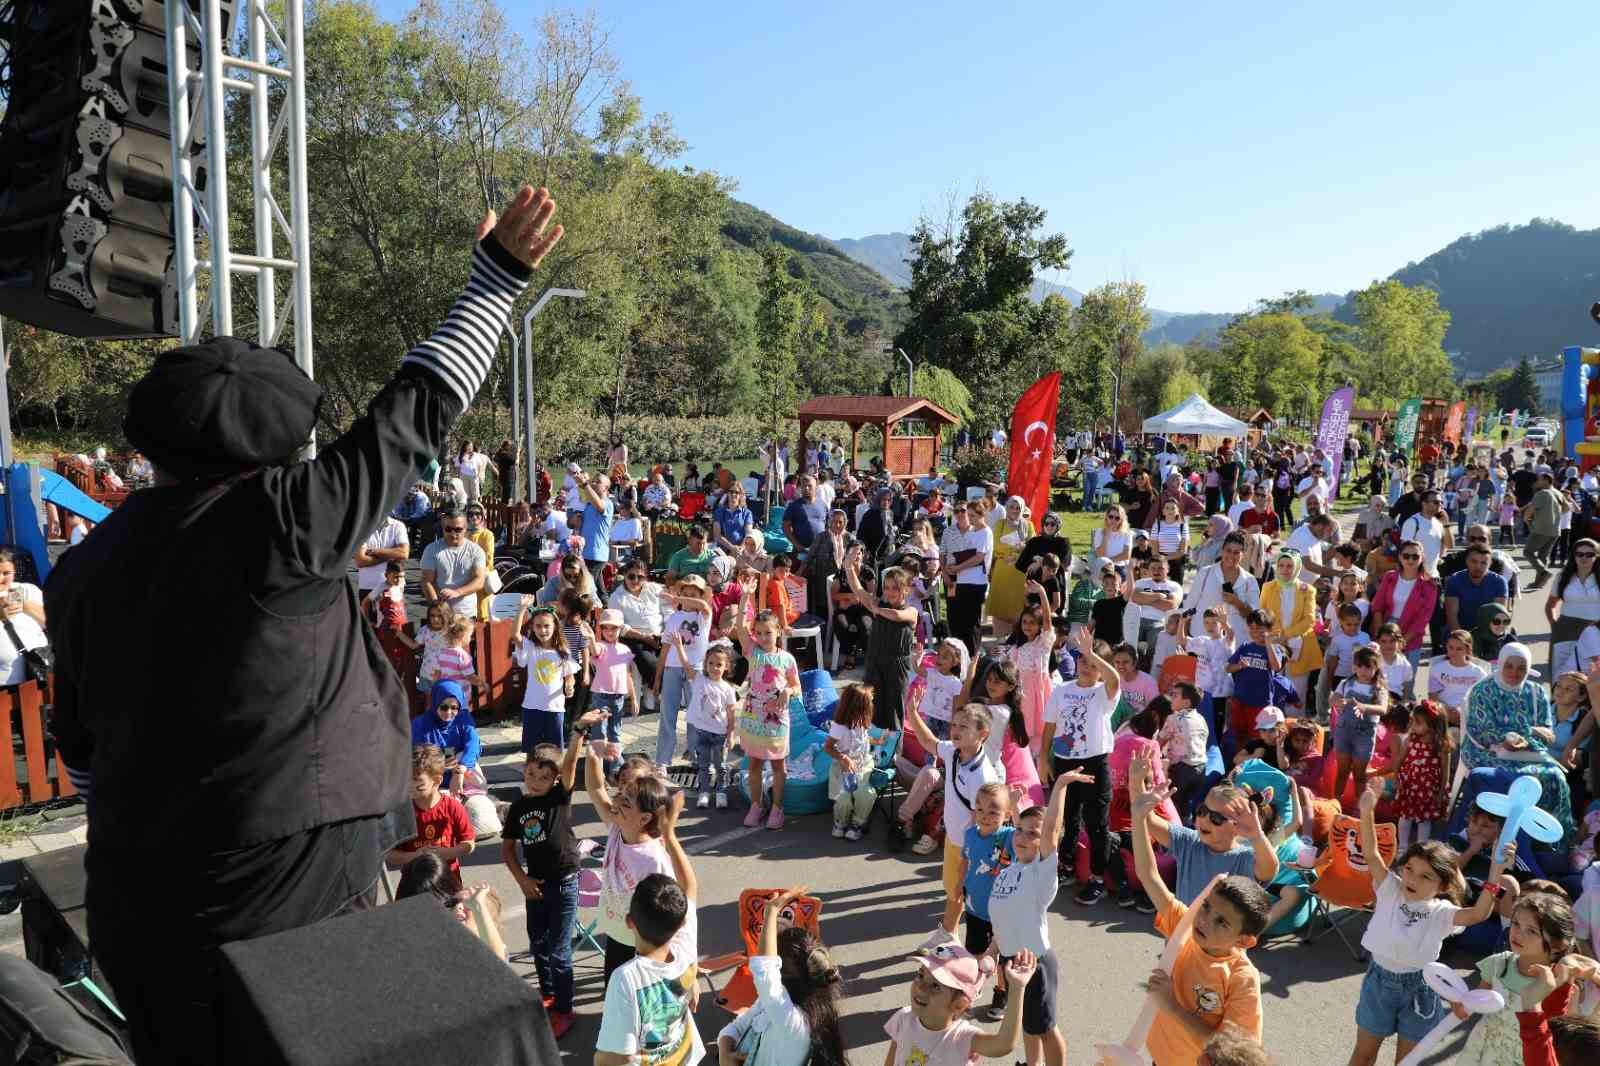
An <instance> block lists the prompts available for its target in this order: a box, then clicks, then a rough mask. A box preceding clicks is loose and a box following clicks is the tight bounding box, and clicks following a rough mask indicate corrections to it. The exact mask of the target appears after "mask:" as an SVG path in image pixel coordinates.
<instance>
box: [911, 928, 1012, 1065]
mask: <svg viewBox="0 0 1600 1066" xmlns="http://www.w3.org/2000/svg"><path fill="white" fill-rule="evenodd" d="M916 959H917V963H918V968H917V972H916V975H915V976H914V977H913V978H912V979H911V1003H910V1005H909V1006H905V1007H901V1008H900V1009H899V1010H898V1011H896V1012H895V1013H894V1014H893V1015H892V1016H890V1018H889V1021H888V1023H887V1024H885V1025H884V1027H883V1030H884V1032H886V1033H888V1034H889V1054H888V1056H887V1057H886V1058H885V1060H884V1063H885V1066H967V1064H968V1063H969V1062H972V1061H973V1060H974V1059H977V1058H979V1057H982V1058H994V1059H998V1058H1005V1057H1006V1056H1009V1055H1010V1054H1011V1053H1012V1052H1014V1051H1015V1050H1016V1047H1017V1039H1018V1038H1019V1037H1020V1036H1021V1035H1022V999H1023V997H1022V996H1012V997H1010V998H1009V999H1008V1000H1007V1001H1006V1013H1005V1018H1004V1019H1003V1020H1002V1021H1001V1022H1000V1029H999V1031H998V1032H995V1033H992V1034H991V1033H986V1032H984V1031H983V1030H982V1029H980V1028H978V1027H977V1026H976V1025H974V1024H973V1023H972V1022H970V1021H968V1020H967V1018H966V1013H967V1010H968V1009H969V1008H970V1007H971V1006H972V1004H973V1003H975V1002H977V1000H978V997H979V996H980V995H981V994H982V992H983V981H984V978H985V977H986V976H987V975H988V974H990V973H992V972H993V971H994V964H993V962H992V961H991V960H990V959H989V957H988V956H984V957H983V958H982V959H979V958H976V957H975V956H974V955H973V954H972V953H971V952H970V951H968V950H967V949H966V948H964V947H961V946H960V945H958V944H954V943H948V944H941V945H940V946H939V947H936V948H934V949H932V950H931V951H930V952H928V953H927V954H926V955H919V956H917V957H916ZM1034 966H1035V960H1034V957H1033V954H1032V952H1029V951H1019V952H1017V954H1016V955H1015V956H1013V957H1012V959H1011V961H1010V962H1008V963H1007V964H1006V980H1007V982H1009V983H1011V984H1014V985H1015V986H1016V987H1017V988H1026V987H1027V986H1028V982H1029V981H1030V980H1031V979H1032V978H1033V970H1034Z"/></svg>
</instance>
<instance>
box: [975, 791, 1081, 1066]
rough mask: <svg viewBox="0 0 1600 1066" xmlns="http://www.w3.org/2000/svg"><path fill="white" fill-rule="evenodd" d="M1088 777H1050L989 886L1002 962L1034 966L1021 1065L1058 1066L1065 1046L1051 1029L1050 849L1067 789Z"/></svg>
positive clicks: (1053, 884) (1026, 993)
mask: <svg viewBox="0 0 1600 1066" xmlns="http://www.w3.org/2000/svg"><path fill="white" fill-rule="evenodd" d="M1092 780H1093V778H1091V777H1090V776H1089V775H1088V774H1085V773H1081V772H1079V771H1076V770H1069V771H1067V772H1066V773H1063V774H1062V775H1061V776H1059V777H1057V778H1056V783H1055V786H1054V787H1053V788H1052V789H1051V790H1050V799H1049V803H1048V805H1047V806H1044V807H1038V806H1035V807H1029V808H1027V809H1026V810H1024V811H1023V812H1022V813H1021V814H1019V815H1017V825H1016V831H1015V832H1014V833H1012V834H1011V841H1010V846H1011V861H1010V862H1009V863H1007V864H1004V865H1002V866H1001V867H1000V869H999V871H998V872H997V873H996V874H995V875H994V882H993V884H992V885H990V887H989V924H990V926H991V927H992V929H993V930H994V944H995V950H996V952H997V953H998V954H999V956H1000V961H1001V962H1002V963H1004V962H1007V961H1009V960H1010V959H1013V958H1015V957H1016V956H1018V955H1020V954H1021V953H1022V952H1024V951H1027V952H1031V953H1032V954H1033V956H1034V958H1035V959H1036V960H1037V962H1038V965H1037V967H1036V968H1035V970H1034V971H1033V977H1032V978H1030V979H1029V981H1028V984H1027V986H1026V987H1025V988H1024V989H1023V990H1022V1047H1023V1059H1024V1061H1025V1062H1026V1064H1027V1066H1039V1064H1040V1060H1041V1058H1042V1059H1043V1062H1044V1066H1063V1063H1065V1062H1066V1060H1067V1041H1066V1039H1065V1038H1064V1037H1062V1035H1061V1030H1060V1029H1058V1028H1057V1027H1056V988H1057V981H1058V973H1057V965H1056V953H1055V952H1054V951H1053V950H1051V948H1050V914H1049V911H1050V904H1051V903H1053V902H1055V898H1056V891H1057V889H1058V887H1059V886H1058V883H1057V881H1056V848H1057V847H1058V846H1059V845H1060V843H1061V816H1062V811H1063V810H1064V809H1065V807H1066V805H1067V789H1068V788H1070V787H1071V786H1072V785H1073V783H1074V782H1085V783H1087V782H1090V781H1092Z"/></svg>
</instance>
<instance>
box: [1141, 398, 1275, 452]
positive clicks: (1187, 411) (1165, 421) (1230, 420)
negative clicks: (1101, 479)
mask: <svg viewBox="0 0 1600 1066" xmlns="http://www.w3.org/2000/svg"><path fill="white" fill-rule="evenodd" d="M1249 430H1250V427H1249V425H1247V424H1246V423H1244V422H1241V421H1239V420H1238V419H1237V418H1234V417H1233V416H1232V415H1228V414H1224V413H1223V412H1221V411H1219V410H1217V409H1216V408H1215V407H1212V406H1211V405H1210V404H1209V403H1207V402H1206V400H1205V397H1204V396H1201V395H1200V394H1199V393H1198V392H1193V393H1190V394H1189V398H1188V399H1187V400H1184V401H1183V402H1182V403H1180V404H1179V405H1178V406H1176V407H1174V408H1172V410H1170V411H1163V412H1161V413H1160V414H1158V415H1155V416H1153V417H1151V418H1147V419H1145V420H1144V431H1145V432H1146V433H1163V434H1172V433H1178V434H1184V435H1186V436H1195V437H1232V438H1234V439H1235V440H1241V441H1242V440H1244V439H1245V434H1246V433H1247V432H1249Z"/></svg>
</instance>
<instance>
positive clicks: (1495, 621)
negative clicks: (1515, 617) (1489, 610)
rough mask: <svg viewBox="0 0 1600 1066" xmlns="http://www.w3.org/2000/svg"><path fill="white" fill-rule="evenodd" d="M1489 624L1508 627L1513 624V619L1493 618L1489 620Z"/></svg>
mask: <svg viewBox="0 0 1600 1066" xmlns="http://www.w3.org/2000/svg"><path fill="white" fill-rule="evenodd" d="M1489 624H1490V625H1492V626H1508V625H1510V624H1511V619H1509V618H1491V619H1489Z"/></svg>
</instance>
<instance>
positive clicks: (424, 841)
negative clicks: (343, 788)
mask: <svg viewBox="0 0 1600 1066" xmlns="http://www.w3.org/2000/svg"><path fill="white" fill-rule="evenodd" d="M443 781H444V751H443V750H442V749H440V748H439V747H438V746H436V745H433V744H419V745H418V746H417V747H415V748H413V749H412V752H411V807H412V809H413V810H414V811H415V812H416V815H417V835H416V836H414V837H412V838H411V839H410V840H407V841H403V842H402V843H400V844H396V845H395V846H394V848H393V849H392V850H390V852H389V854H388V857H387V861H388V863H389V865H390V866H392V867H401V866H404V865H405V864H406V863H408V862H410V861H411V860H412V859H415V858H416V857H417V856H418V855H421V854H422V852H423V851H424V850H426V849H432V850H433V851H434V852H435V853H436V854H437V855H438V856H439V858H441V859H443V860H444V861H445V862H447V863H449V864H450V873H451V875H452V876H454V877H455V879H456V883H457V884H458V885H459V884H460V882H461V860H462V859H464V858H466V857H467V856H468V855H471V854H472V849H473V848H474V847H476V846H477V845H476V843H475V842H474V839H473V838H474V833H473V831H472V818H471V817H470V816H468V814H467V809H466V808H465V807H463V806H462V805H461V801H460V800H458V799H456V798H455V797H454V796H447V795H445V794H444V793H443V792H442V791H440V788H439V786H440V785H441V784H442V783H443Z"/></svg>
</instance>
